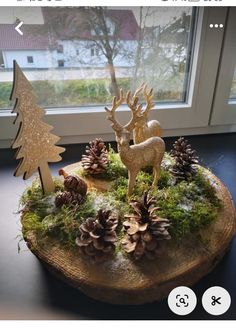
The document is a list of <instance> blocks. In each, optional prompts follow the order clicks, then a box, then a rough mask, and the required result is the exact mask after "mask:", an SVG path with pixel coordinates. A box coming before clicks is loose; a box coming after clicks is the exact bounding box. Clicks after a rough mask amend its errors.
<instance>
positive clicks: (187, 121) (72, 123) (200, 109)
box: [0, 7, 227, 144]
mask: <svg viewBox="0 0 236 330" xmlns="http://www.w3.org/2000/svg"><path fill="white" fill-rule="evenodd" d="M226 18H227V8H225V7H224V8H217V7H213V8H203V7H201V8H199V9H198V15H197V23H196V31H195V46H194V54H193V59H192V64H191V75H190V80H189V92H188V100H187V102H186V103H176V104H158V105H157V106H156V107H155V108H154V109H153V110H152V111H151V114H150V119H157V120H159V121H160V122H161V124H162V127H163V129H164V131H165V132H167V134H168V132H170V131H171V130H175V131H176V130H177V131H183V132H184V131H185V132H187V131H191V130H192V131H194V130H195V131H196V128H199V130H201V129H203V128H204V129H205V128H207V127H208V124H209V118H210V112H211V108H212V102H213V97H214V87H215V82H216V78H217V70H216V68H218V65H219V61H220V56H221V47H222V43H223V37H224V29H220V30H219V31H218V32H217V33H216V34H214V36H213V37H212V33H211V31H210V29H209V24H210V23H212V22H222V23H223V24H224V25H225V22H226ZM206 91H207V92H206ZM13 116H14V115H13V114H10V113H9V111H3V110H1V113H0V140H5V144H6V143H7V142H6V141H11V140H12V139H13V138H14V136H15V134H16V132H17V127H15V125H13V119H14V118H13ZM120 116H121V117H122V121H123V122H127V121H128V120H129V117H130V111H129V110H128V108H127V107H125V106H124V107H123V108H122V109H121V110H120ZM45 121H47V122H48V123H49V124H51V125H52V126H53V127H54V132H55V133H56V134H57V135H59V136H61V137H62V140H61V143H75V142H85V141H88V140H89V139H90V138H92V137H94V136H98V135H99V136H101V137H103V138H104V140H111V139H112V140H114V133H113V131H112V128H111V127H110V123H109V122H108V121H107V120H106V113H105V111H104V106H96V107H78V108H75V107H73V108H56V109H55V108H54V109H47V110H46V118H45ZM65 123H66V125H65Z"/></svg>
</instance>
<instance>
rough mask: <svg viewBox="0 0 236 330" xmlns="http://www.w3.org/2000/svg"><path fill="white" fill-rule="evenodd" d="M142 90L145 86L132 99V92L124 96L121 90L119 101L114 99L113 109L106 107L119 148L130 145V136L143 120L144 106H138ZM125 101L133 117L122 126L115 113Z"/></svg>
mask: <svg viewBox="0 0 236 330" xmlns="http://www.w3.org/2000/svg"><path fill="white" fill-rule="evenodd" d="M142 88H143V86H142V87H141V88H140V89H138V90H137V91H136V92H135V94H134V96H133V97H131V92H130V91H129V92H128V93H127V95H126V96H124V92H123V90H122V89H121V90H120V95H119V99H117V98H116V97H114V98H113V102H112V108H111V109H108V108H107V107H105V110H106V112H107V113H108V116H107V118H108V119H109V120H110V121H111V122H112V124H111V127H112V128H113V130H114V131H115V135H116V142H117V144H118V146H119V147H122V146H128V145H129V142H130V135H131V132H132V131H133V129H134V127H135V124H136V123H138V122H139V121H141V120H142V119H143V114H142V105H138V101H139V99H138V96H137V95H138V93H139V92H140V90H141V89H142ZM124 101H126V103H127V105H128V107H129V108H130V110H131V113H132V117H131V119H130V121H129V122H128V123H127V124H126V125H124V126H122V125H121V124H120V123H119V122H118V121H117V120H116V118H115V111H116V109H117V108H118V107H119V106H120V105H121V104H122V103H123V102H124Z"/></svg>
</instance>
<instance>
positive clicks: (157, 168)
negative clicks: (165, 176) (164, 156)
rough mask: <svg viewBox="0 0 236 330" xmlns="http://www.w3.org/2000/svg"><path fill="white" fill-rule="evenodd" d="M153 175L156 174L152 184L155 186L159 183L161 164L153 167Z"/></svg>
mask: <svg viewBox="0 0 236 330" xmlns="http://www.w3.org/2000/svg"><path fill="white" fill-rule="evenodd" d="M153 176H154V179H153V183H152V185H153V186H154V187H155V186H156V185H157V182H158V180H159V177H160V166H159V165H158V166H155V167H153Z"/></svg>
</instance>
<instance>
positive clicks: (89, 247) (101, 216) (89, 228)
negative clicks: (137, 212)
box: [76, 209, 118, 262]
mask: <svg viewBox="0 0 236 330" xmlns="http://www.w3.org/2000/svg"><path fill="white" fill-rule="evenodd" d="M117 225H118V217H117V215H116V214H115V213H113V212H112V211H110V210H102V209H100V210H99V211H98V213H97V216H96V218H88V219H86V220H85V221H84V222H83V223H82V224H81V225H80V228H79V231H80V235H79V236H78V237H77V238H76V244H77V246H78V247H79V249H80V251H81V252H82V253H83V254H84V255H85V256H86V257H89V258H92V259H93V260H94V261H96V262H100V261H103V260H105V259H106V258H107V257H108V256H111V255H112V254H113V253H114V250H115V243H116V241H117V235H116V228H117Z"/></svg>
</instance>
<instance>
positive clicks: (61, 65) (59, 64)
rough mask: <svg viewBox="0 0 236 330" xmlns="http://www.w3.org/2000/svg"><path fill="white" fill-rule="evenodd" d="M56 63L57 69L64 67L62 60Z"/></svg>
mask: <svg viewBox="0 0 236 330" xmlns="http://www.w3.org/2000/svg"><path fill="white" fill-rule="evenodd" d="M57 63H58V67H59V68H61V67H64V66H65V61H64V60H58V61H57Z"/></svg>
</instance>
